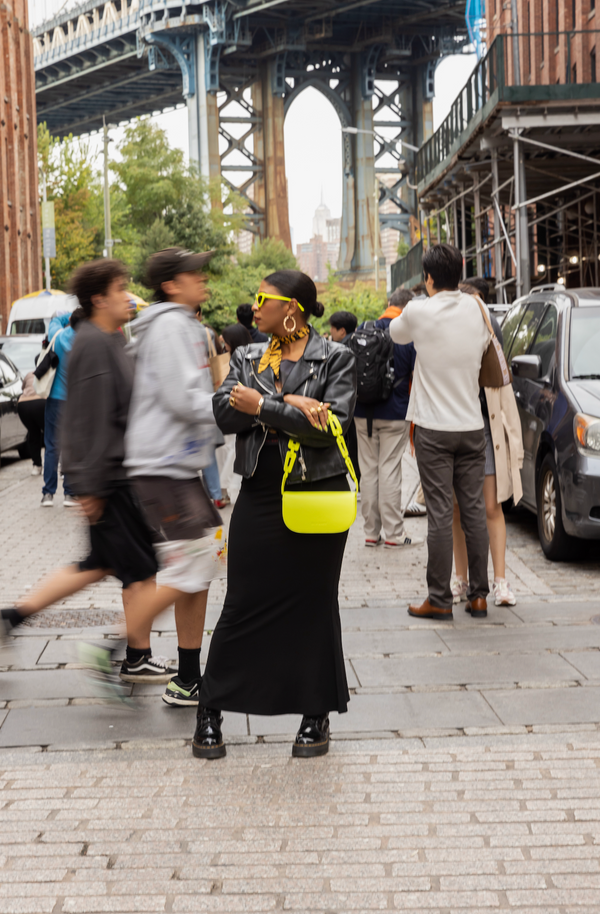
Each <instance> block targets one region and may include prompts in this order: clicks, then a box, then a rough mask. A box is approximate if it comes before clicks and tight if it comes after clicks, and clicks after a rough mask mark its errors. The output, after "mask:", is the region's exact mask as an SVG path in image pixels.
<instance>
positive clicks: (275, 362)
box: [258, 324, 310, 378]
mask: <svg viewBox="0 0 600 914" xmlns="http://www.w3.org/2000/svg"><path fill="white" fill-rule="evenodd" d="M309 333H310V327H309V326H308V324H307V325H306V326H305V327H303V328H302V330H296V332H295V333H290V334H289V336H275V335H273V336H272V337H271V342H270V343H269V345H268V347H267V349H266V352H265V354H264V355H263V357H262V359H261V360H260V365H259V366H258V373H259V374H260V373H261V371H264V370H265V369H266V368H268V367H269V365H270V366H271V368H272V369H273V374H274V375H275V377H276V378H278V377H279V368H280V366H281V347H282V346H288V345H289V344H290V343H293V342H294V340H301V339H302V337H303V336H306V335H307V334H309Z"/></svg>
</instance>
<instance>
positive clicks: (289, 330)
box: [283, 314, 297, 333]
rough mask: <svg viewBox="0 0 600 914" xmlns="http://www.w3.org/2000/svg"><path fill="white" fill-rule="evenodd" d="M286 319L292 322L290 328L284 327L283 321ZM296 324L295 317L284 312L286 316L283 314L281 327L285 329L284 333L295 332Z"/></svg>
mask: <svg viewBox="0 0 600 914" xmlns="http://www.w3.org/2000/svg"><path fill="white" fill-rule="evenodd" d="M288 320H289V321H291V322H292V324H293V325H294V326H293V327H291V328H290V327H286V325H285V322H286V321H288ZM296 326H297V325H296V318H295V317H294V316H293V315H292V314H286V316H285V317H284V319H283V329H284V330H285V332H286V333H295V332H296Z"/></svg>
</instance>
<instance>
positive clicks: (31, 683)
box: [0, 669, 97, 701]
mask: <svg viewBox="0 0 600 914" xmlns="http://www.w3.org/2000/svg"><path fill="white" fill-rule="evenodd" d="M96 694H97V691H96V690H95V689H94V685H93V683H92V682H91V681H90V680H89V679H88V677H87V676H86V675H85V674H84V673H83V671H79V670H59V669H57V670H24V671H20V670H11V671H10V672H8V673H0V696H2V699H3V700H8V701H12V700H14V699H52V698H64V699H69V698H93V697H94V696H95V695H96Z"/></svg>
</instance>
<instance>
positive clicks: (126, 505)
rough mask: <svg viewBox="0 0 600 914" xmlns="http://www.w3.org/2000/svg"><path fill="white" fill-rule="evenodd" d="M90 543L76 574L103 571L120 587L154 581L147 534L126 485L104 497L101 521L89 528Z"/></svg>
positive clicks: (156, 565)
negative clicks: (118, 583) (115, 579)
mask: <svg viewBox="0 0 600 914" xmlns="http://www.w3.org/2000/svg"><path fill="white" fill-rule="evenodd" d="M90 543H91V549H90V553H89V555H88V556H87V558H85V559H84V560H83V562H80V563H79V570H80V571H95V570H96V569H99V568H101V569H104V570H106V571H108V572H110V574H112V575H114V576H115V577H116V578H118V579H119V580H120V581H121V583H122V584H123V587H129V585H130V584H134V583H135V582H136V581H145V580H147V578H151V577H154V575H155V574H156V572H157V571H158V564H157V562H156V556H155V554H154V548H153V546H152V536H151V533H150V530H149V528H148V526H147V524H146V521H145V520H144V516H143V514H142V510H141V508H140V507H139V505H138V502H137V498H136V496H135V493H134V492H133V491H132V489H131V488H130V486H129V484H128V483H125V484H124V485H120V486H118V488H116V489H115V490H114V492H112V494H111V495H109V496H108V498H107V499H106V505H105V508H104V514H103V515H102V517H101V519H100V520H99V521H98V523H97V524H90Z"/></svg>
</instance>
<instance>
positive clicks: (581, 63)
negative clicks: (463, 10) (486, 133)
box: [486, 0, 600, 86]
mask: <svg viewBox="0 0 600 914" xmlns="http://www.w3.org/2000/svg"><path fill="white" fill-rule="evenodd" d="M516 5H517V27H518V33H519V38H518V47H519V64H520V84H521V85H523V86H526V85H555V84H564V83H593V82H597V81H598V75H599V72H598V71H597V64H596V45H598V49H599V50H600V2H598V3H596V0H517V4H516ZM486 6H487V11H486V22H487V46H488V48H489V47H490V46H491V44H492V42H493V41H494V38H495V37H496V35H498V34H504V35H507V36H512V27H511V21H512V10H511V7H512V4H511V3H506V2H505V0H487V4H486ZM596 6H598V7H599V9H598V10H596ZM596 30H598V31H596ZM569 32H575V34H573V35H571V36H570V35H569V34H568V33H569ZM583 32H585V34H582V33H583ZM508 50H509V61H508V69H509V72H508V74H507V76H508V79H509V81H510V83H511V84H513V85H514V84H516V79H515V70H514V62H513V59H512V56H513V55H512V52H513V44H512V40H509V48H508Z"/></svg>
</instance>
